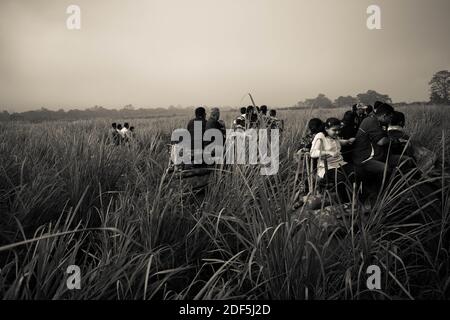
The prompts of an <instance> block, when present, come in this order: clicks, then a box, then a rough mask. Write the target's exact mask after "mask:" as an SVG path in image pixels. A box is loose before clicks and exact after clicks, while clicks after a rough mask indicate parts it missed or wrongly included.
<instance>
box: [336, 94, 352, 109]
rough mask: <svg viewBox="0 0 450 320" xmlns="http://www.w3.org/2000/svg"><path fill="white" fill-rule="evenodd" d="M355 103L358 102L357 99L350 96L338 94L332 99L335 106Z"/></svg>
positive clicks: (347, 105) (346, 105)
mask: <svg viewBox="0 0 450 320" xmlns="http://www.w3.org/2000/svg"><path fill="white" fill-rule="evenodd" d="M356 103H358V99H356V98H355V97H352V96H346V97H343V96H340V97H339V98H337V99H336V100H334V104H335V105H336V107H349V106H352V105H354V104H356Z"/></svg>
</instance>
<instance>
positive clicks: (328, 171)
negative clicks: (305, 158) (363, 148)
mask: <svg viewBox="0 0 450 320" xmlns="http://www.w3.org/2000/svg"><path fill="white" fill-rule="evenodd" d="M341 128H342V123H341V120H339V119H336V118H329V119H327V121H325V126H324V130H323V131H322V132H319V133H318V134H316V136H315V137H314V140H313V142H312V146H311V151H310V155H311V158H317V159H318V163H317V175H318V176H319V177H320V178H322V179H326V180H327V181H329V182H334V185H336V186H337V190H336V191H337V193H338V196H339V198H340V200H341V201H342V202H348V201H349V200H350V199H349V198H348V196H347V191H346V186H345V182H346V181H349V179H352V173H353V166H352V165H351V164H349V163H347V162H345V161H344V158H343V157H342V154H341V147H342V146H347V145H351V144H353V142H354V141H355V138H351V139H348V140H341V139H340V138H339V131H340V130H341Z"/></svg>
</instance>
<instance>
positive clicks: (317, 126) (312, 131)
mask: <svg viewBox="0 0 450 320" xmlns="http://www.w3.org/2000/svg"><path fill="white" fill-rule="evenodd" d="M323 127H324V123H323V121H322V120H320V119H319V118H313V119H311V120H309V122H308V131H309V132H308V133H307V134H306V136H304V137H303V138H302V139H301V140H300V150H299V152H309V150H310V149H311V146H312V142H313V140H314V137H315V136H316V134H318V133H319V132H323Z"/></svg>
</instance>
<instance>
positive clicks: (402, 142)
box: [388, 111, 412, 156]
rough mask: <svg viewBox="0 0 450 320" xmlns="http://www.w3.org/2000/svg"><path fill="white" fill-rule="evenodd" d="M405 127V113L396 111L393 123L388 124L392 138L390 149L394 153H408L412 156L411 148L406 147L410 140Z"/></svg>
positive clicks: (389, 134) (389, 135)
mask: <svg viewBox="0 0 450 320" xmlns="http://www.w3.org/2000/svg"><path fill="white" fill-rule="evenodd" d="M404 127H405V114H404V113H403V112H399V111H394V114H393V115H392V119H391V123H390V124H389V126H388V137H389V139H390V140H391V146H390V151H391V153H392V154H397V155H401V154H403V153H404V154H406V155H408V156H411V155H412V153H411V150H409V149H410V148H408V147H407V148H406V149H405V147H406V146H407V144H408V141H409V136H408V135H407V134H406V133H404V131H403V128H404Z"/></svg>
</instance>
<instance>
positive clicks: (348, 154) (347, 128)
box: [339, 111, 358, 163]
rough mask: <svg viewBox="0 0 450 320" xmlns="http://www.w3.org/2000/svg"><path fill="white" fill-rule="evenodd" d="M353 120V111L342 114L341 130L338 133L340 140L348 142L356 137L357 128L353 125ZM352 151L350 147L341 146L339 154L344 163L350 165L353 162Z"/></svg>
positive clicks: (354, 116)
mask: <svg viewBox="0 0 450 320" xmlns="http://www.w3.org/2000/svg"><path fill="white" fill-rule="evenodd" d="M355 118H356V115H355V113H354V112H353V111H347V112H346V113H345V114H344V118H343V119H342V128H341V131H340V133H339V137H341V139H344V140H348V139H350V138H355V137H356V133H357V132H358V128H357V126H356V123H355ZM352 150H353V148H352V146H351V145H346V146H342V149H341V153H342V156H343V157H344V161H345V162H348V163H351V162H352V161H353V160H352Z"/></svg>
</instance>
